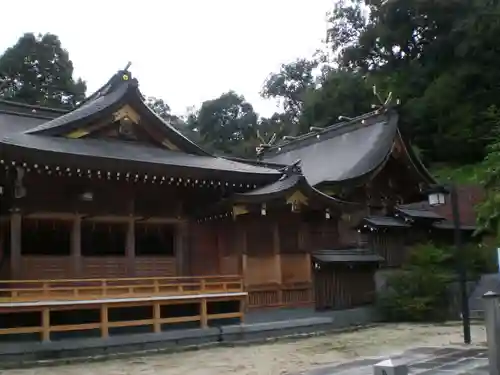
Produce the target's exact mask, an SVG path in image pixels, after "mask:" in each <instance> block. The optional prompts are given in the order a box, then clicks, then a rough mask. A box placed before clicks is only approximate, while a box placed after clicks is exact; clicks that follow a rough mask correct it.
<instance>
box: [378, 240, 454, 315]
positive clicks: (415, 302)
mask: <svg viewBox="0 0 500 375" xmlns="http://www.w3.org/2000/svg"><path fill="white" fill-rule="evenodd" d="M451 259H452V254H451V253H450V251H449V250H448V249H443V248H438V247H436V246H434V245H433V244H424V245H419V246H416V247H415V248H414V249H413V250H412V253H411V255H410V259H409V263H408V264H407V265H406V266H405V268H404V269H403V270H401V271H398V272H397V273H395V274H393V275H392V276H391V277H389V278H388V280H387V284H386V289H385V291H383V292H382V293H380V294H379V296H378V307H379V309H380V311H381V313H382V316H383V317H385V319H386V320H389V321H413V322H415V321H439V320H444V319H446V315H447V309H446V307H447V305H448V299H447V284H448V283H449V281H450V279H451V276H452V274H451V273H450V272H449V267H448V264H449V262H450V260H451Z"/></svg>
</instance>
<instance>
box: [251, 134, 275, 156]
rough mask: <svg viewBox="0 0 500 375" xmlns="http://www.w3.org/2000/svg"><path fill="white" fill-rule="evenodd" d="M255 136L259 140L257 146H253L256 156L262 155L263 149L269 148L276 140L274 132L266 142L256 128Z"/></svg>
mask: <svg viewBox="0 0 500 375" xmlns="http://www.w3.org/2000/svg"><path fill="white" fill-rule="evenodd" d="M256 133H257V134H256V135H257V138H258V139H259V141H260V142H261V143H260V144H259V145H258V146H257V147H255V151H256V152H257V156H259V155H262V154H263V153H264V151H266V150H267V149H269V148H271V147H272V146H273V144H274V142H275V141H276V133H273V135H272V136H271V138H270V139H269V141H267V142H266V140H265V139H264V138H263V137H262V136H261V135H260V131H259V129H257V132H256Z"/></svg>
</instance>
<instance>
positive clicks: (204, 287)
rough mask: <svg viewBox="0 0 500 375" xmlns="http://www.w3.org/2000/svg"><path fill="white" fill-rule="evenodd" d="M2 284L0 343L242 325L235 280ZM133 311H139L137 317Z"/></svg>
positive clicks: (242, 298) (242, 304) (239, 290)
mask: <svg viewBox="0 0 500 375" xmlns="http://www.w3.org/2000/svg"><path fill="white" fill-rule="evenodd" d="M1 284H2V288H0V291H1V293H2V297H1V298H0V338H1V337H7V336H6V335H20V334H38V335H39V338H40V339H41V340H42V341H48V340H51V339H52V338H53V335H54V334H61V333H62V332H77V331H93V330H97V331H99V334H100V337H101V338H107V337H109V335H110V334H113V332H112V331H113V330H114V329H127V328H128V327H140V326H143V327H146V326H149V327H150V331H151V332H155V333H159V332H161V331H162V330H163V329H165V326H166V325H172V324H185V323H192V322H195V323H196V322H197V323H198V326H199V327H202V328H205V327H207V326H208V325H209V322H210V321H212V320H221V319H238V320H239V321H243V318H244V311H245V302H246V297H247V294H246V293H245V292H244V291H243V285H242V280H241V278H240V277H239V276H213V277H176V278H140V279H139V278H126V279H79V280H43V281H33V280H22V281H11V280H9V281H2V282H1ZM221 304H223V305H224V304H229V306H227V305H224V306H222V305H221ZM137 308H142V310H141V312H140V313H137ZM134 309H135V310H134ZM134 311H135V312H134ZM23 314H28V315H29V316H31V318H25V317H24V315H23ZM33 314H35V318H34V319H33V316H34V315H33ZM61 314H63V315H64V316H65V317H62V319H61V316H62V315H61ZM68 317H71V319H69V321H71V324H68V323H69V321H68V319H67V318H68ZM76 320H78V321H76Z"/></svg>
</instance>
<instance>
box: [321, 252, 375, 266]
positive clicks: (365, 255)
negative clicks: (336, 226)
mask: <svg viewBox="0 0 500 375" xmlns="http://www.w3.org/2000/svg"><path fill="white" fill-rule="evenodd" d="M312 256H313V258H314V259H316V260H318V261H320V262H323V263H337V262H381V261H383V260H384V258H383V257H381V256H380V255H378V254H375V253H373V252H372V251H371V250H367V249H339V250H318V251H315V252H313V253H312Z"/></svg>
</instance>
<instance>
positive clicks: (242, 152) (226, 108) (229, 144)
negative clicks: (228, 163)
mask: <svg viewBox="0 0 500 375" xmlns="http://www.w3.org/2000/svg"><path fill="white" fill-rule="evenodd" d="M188 123H189V126H190V128H191V129H192V130H193V131H196V132H197V133H198V134H199V136H200V140H201V144H202V145H203V146H204V147H205V148H207V149H208V150H210V151H214V152H222V153H224V154H229V155H236V156H248V155H249V154H250V152H251V148H249V147H248V146H246V147H245V146H244V145H245V141H248V140H249V139H250V138H251V137H253V136H254V134H255V131H256V128H255V127H256V125H257V114H256V113H255V112H254V110H253V107H252V105H251V104H250V103H248V102H247V101H246V100H245V98H244V97H243V96H241V95H238V94H236V93H235V92H234V91H229V92H227V93H224V94H222V95H221V96H220V97H218V98H216V99H213V100H207V101H205V102H203V104H202V105H201V108H200V110H199V111H198V112H197V113H193V114H191V116H190V118H189V119H188ZM253 155H255V153H253Z"/></svg>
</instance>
